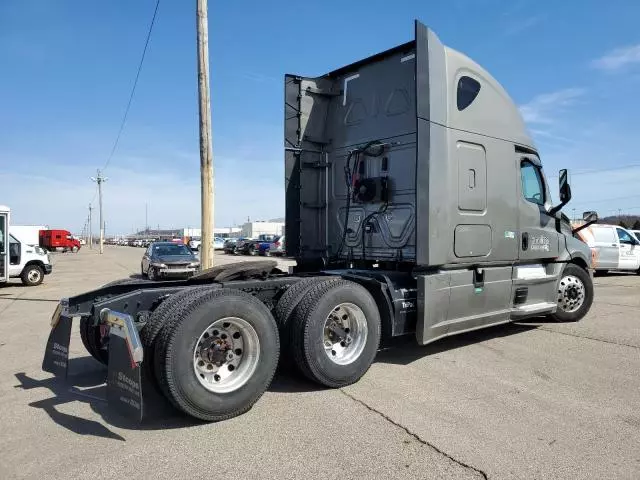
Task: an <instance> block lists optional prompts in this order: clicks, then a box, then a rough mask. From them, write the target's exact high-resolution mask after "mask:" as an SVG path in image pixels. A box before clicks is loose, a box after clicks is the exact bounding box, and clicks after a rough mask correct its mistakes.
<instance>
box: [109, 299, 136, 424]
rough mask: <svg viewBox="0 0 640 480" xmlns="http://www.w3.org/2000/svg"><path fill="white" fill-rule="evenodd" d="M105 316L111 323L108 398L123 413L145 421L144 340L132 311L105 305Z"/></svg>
mask: <svg viewBox="0 0 640 480" xmlns="http://www.w3.org/2000/svg"><path fill="white" fill-rule="evenodd" d="M100 318H101V320H102V321H103V322H104V323H106V324H107V325H109V327H110V329H109V365H108V370H107V402H108V403H109V407H111V408H113V409H114V410H115V411H116V412H118V413H119V414H120V415H122V416H124V417H127V418H130V419H132V420H136V421H142V415H143V408H142V406H143V404H142V373H141V364H142V358H143V349H142V343H141V342H140V337H139V335H138V330H137V329H136V326H135V324H134V322H133V318H132V317H131V315H127V314H124V313H119V312H114V311H111V310H109V309H104V310H102V311H101V312H100Z"/></svg>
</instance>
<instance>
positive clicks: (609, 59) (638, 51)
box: [591, 43, 640, 72]
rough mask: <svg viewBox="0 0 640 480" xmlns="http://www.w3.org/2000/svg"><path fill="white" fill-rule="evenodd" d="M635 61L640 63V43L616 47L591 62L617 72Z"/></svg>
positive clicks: (597, 66) (596, 66)
mask: <svg viewBox="0 0 640 480" xmlns="http://www.w3.org/2000/svg"><path fill="white" fill-rule="evenodd" d="M635 63H640V43H639V44H637V45H629V46H626V47H620V48H616V49H614V50H612V51H610V52H609V53H607V54H606V55H604V56H603V57H600V58H598V59H596V60H594V61H593V62H591V66H592V67H594V68H597V69H600V70H604V71H607V72H616V71H619V70H621V69H623V68H624V67H626V66H628V65H632V64H635Z"/></svg>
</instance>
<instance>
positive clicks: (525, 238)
mask: <svg viewBox="0 0 640 480" xmlns="http://www.w3.org/2000/svg"><path fill="white" fill-rule="evenodd" d="M528 248H529V234H528V233H527V232H524V233H523V234H522V250H526V249H528Z"/></svg>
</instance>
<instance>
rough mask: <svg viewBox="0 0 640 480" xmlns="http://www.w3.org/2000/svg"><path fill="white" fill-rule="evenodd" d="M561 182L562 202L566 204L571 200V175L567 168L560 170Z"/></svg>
mask: <svg viewBox="0 0 640 480" xmlns="http://www.w3.org/2000/svg"><path fill="white" fill-rule="evenodd" d="M559 184H560V185H559V187H560V203H561V204H563V205H566V204H567V203H569V201H570V200H571V186H570V185H569V177H568V175H567V170H566V169H562V170H560V175H559Z"/></svg>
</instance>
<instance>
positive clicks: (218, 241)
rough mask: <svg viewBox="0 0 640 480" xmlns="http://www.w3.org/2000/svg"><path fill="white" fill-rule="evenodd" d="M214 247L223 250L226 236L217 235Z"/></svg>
mask: <svg viewBox="0 0 640 480" xmlns="http://www.w3.org/2000/svg"><path fill="white" fill-rule="evenodd" d="M213 249H214V250H222V249H224V238H221V237H216V238H214V239H213Z"/></svg>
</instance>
